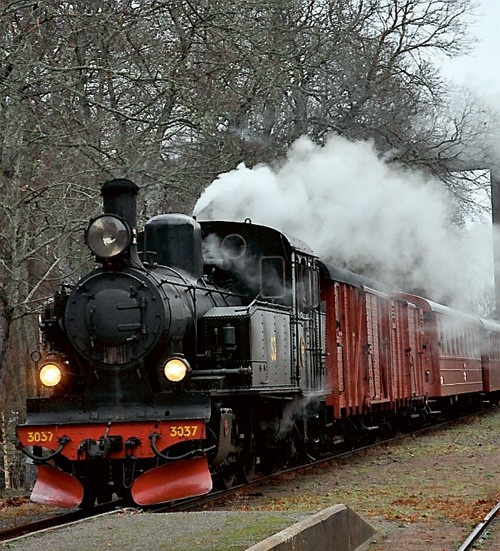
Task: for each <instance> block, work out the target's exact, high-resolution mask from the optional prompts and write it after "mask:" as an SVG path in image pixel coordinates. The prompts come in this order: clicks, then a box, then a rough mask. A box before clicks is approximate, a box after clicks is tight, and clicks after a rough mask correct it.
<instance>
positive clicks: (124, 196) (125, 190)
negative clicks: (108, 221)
mask: <svg viewBox="0 0 500 551" xmlns="http://www.w3.org/2000/svg"><path fill="white" fill-rule="evenodd" d="M138 193H139V187H138V186H136V185H135V184H134V182H132V181H131V180H126V179H124V178H116V179H114V180H109V181H108V182H105V183H104V184H103V185H102V187H101V195H102V198H103V211H104V213H105V214H116V215H117V216H121V217H122V218H123V219H124V220H125V221H126V222H127V224H128V225H129V226H130V227H131V228H135V227H136V226H137V194H138Z"/></svg>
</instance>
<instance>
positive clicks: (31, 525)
mask: <svg viewBox="0 0 500 551" xmlns="http://www.w3.org/2000/svg"><path fill="white" fill-rule="evenodd" d="M476 414H477V412H475V413H474V414H473V415H476ZM466 417H467V416H464V417H462V418H458V419H452V420H447V421H444V422H440V423H435V424H432V425H429V426H425V427H422V428H420V429H418V430H414V431H412V432H409V433H404V434H400V435H397V436H394V437H391V438H387V439H384V440H380V441H377V442H373V443H371V444H368V445H364V446H360V447H358V448H356V449H352V450H347V451H345V450H343V451H340V452H338V453H333V454H330V455H328V456H325V457H322V458H321V459H316V460H311V461H310V462H309V463H306V464H301V465H295V466H292V467H288V468H286V469H282V470H280V471H276V472H273V473H272V474H269V475H266V476H259V477H256V478H255V479H253V480H251V481H250V482H248V483H245V484H238V485H235V486H232V487H231V488H229V489H226V490H219V491H214V492H211V493H210V494H207V495H204V496H200V497H196V498H188V499H184V500H179V501H176V502H172V503H167V504H162V505H157V506H153V507H148V508H147V510H148V511H150V512H158V513H167V512H186V511H191V510H196V509H200V508H203V507H205V506H207V505H209V504H210V503H215V502H217V501H219V500H222V499H225V498H228V497H231V496H232V495H235V494H237V493H238V492H241V491H242V490H244V489H248V488H251V487H258V486H264V485H266V484H268V483H270V482H271V481H273V480H274V479H277V478H279V477H281V476H284V475H287V474H291V473H294V472H298V471H300V472H306V471H308V470H312V469H315V468H316V467H320V466H321V465H324V464H327V463H328V462H331V461H333V460H338V459H347V458H349V457H353V456H355V455H356V454H359V453H362V452H364V451H366V450H369V449H371V448H374V447H377V446H380V445H385V444H389V443H391V442H396V441H398V440H403V439H406V438H408V437H414V436H416V435H419V434H424V433H427V432H429V431H435V430H439V429H443V428H445V427H447V426H450V425H452V424H453V423H456V422H460V421H461V420H464V419H465V418H466ZM125 507H126V504H125V502H124V501H123V500H114V501H111V502H109V503H105V504H98V505H96V506H95V507H94V508H93V509H76V510H72V511H69V512H67V513H59V514H56V515H52V516H50V517H47V518H45V519H42V520H37V521H35V522H27V523H25V524H20V525H19V526H15V527H12V528H8V529H6V530H0V543H6V542H8V541H11V540H14V539H17V538H20V537H23V536H27V535H32V534H35V533H37V532H41V531H44V530H47V529H51V528H55V527H61V526H64V525H67V524H71V523H73V522H78V521H80V520H84V519H87V518H91V517H94V516H98V515H102V514H109V513H112V512H116V513H119V512H120V510H121V511H123V510H124V508H125ZM493 516H494V515H493ZM485 528H486V526H484V528H483V529H482V530H481V531H480V532H479V533H478V534H477V535H476V537H475V539H474V540H473V541H476V540H477V538H478V537H479V536H480V535H481V533H482V532H483V531H484V529H485ZM472 543H473V542H472ZM471 545H472V544H471ZM469 549H471V547H470V546H469V547H463V548H460V550H459V551H468V550H469Z"/></svg>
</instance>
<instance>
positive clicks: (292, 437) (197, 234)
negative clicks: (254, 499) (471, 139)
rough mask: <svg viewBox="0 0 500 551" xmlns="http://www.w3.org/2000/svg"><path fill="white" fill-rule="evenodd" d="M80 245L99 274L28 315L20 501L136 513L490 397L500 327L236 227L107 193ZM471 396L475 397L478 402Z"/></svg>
mask: <svg viewBox="0 0 500 551" xmlns="http://www.w3.org/2000/svg"><path fill="white" fill-rule="evenodd" d="M101 193H102V196H103V214H102V215H100V216H97V217H96V218H94V219H93V220H91V221H90V223H89V225H88V228H87V230H86V233H85V240H86V243H87V245H88V247H89V248H90V250H91V252H92V253H93V255H94V256H95V259H96V261H97V264H98V267H97V268H95V269H94V270H92V271H91V272H90V273H88V274H87V275H85V276H84V277H82V279H81V280H80V281H79V282H78V283H77V284H76V285H74V286H73V287H70V286H66V285H63V286H62V287H61V289H60V290H59V291H58V293H57V294H56V295H55V297H54V300H53V301H52V302H51V304H50V305H49V306H48V307H47V308H46V310H45V312H44V313H43V316H42V318H41V324H40V328H41V335H42V346H41V350H40V352H39V353H38V354H37V355H36V357H35V360H36V362H35V366H34V367H35V369H36V378H37V381H38V383H37V387H38V388H37V396H36V397H33V398H30V399H28V403H27V419H26V421H25V423H23V424H21V425H19V426H18V427H17V435H18V444H17V445H18V448H19V449H20V450H21V451H22V452H23V453H24V454H26V456H28V458H29V461H31V462H34V463H35V464H36V465H37V466H38V475H37V480H36V483H35V486H34V488H33V492H32V496H31V497H32V500H33V501H36V502H39V503H50V504H53V505H59V506H63V507H69V508H71V507H78V506H79V507H86V506H92V505H93V504H94V503H95V501H96V500H97V501H105V500H108V499H109V498H110V497H111V496H112V495H113V494H116V495H118V496H120V497H124V498H127V499H130V500H131V501H132V502H134V503H136V504H139V505H143V506H147V505H153V504H157V503H162V502H166V501H171V500H177V499H181V498H185V497H191V496H196V495H201V494H204V493H208V492H209V491H211V489H212V487H213V485H214V484H216V485H220V486H224V487H229V486H231V485H232V484H233V483H234V481H235V480H236V479H237V478H239V479H242V480H249V479H251V478H252V477H253V475H254V471H255V469H256V467H257V466H258V467H259V468H260V469H261V470H265V471H266V470H271V469H273V468H274V466H275V465H276V464H277V463H279V464H286V463H290V462H293V461H297V460H299V459H303V458H306V457H308V456H309V457H310V456H311V455H314V454H316V453H320V450H322V449H324V448H326V447H328V446H332V445H334V444H338V443H344V444H347V445H352V444H353V442H354V440H356V439H357V438H360V437H365V436H367V435H372V434H374V433H378V432H379V431H380V430H381V429H382V428H383V427H385V428H392V429H393V430H394V428H395V427H396V426H397V424H398V423H399V422H401V421H402V420H403V419H404V420H405V421H408V420H410V419H422V418H425V417H426V416H428V415H430V414H432V411H435V410H432V409H431V406H430V404H431V401H430V398H432V399H433V400H439V401H441V403H442V404H443V405H444V404H454V403H457V402H460V401H462V400H466V401H467V402H470V401H476V400H484V399H486V398H488V399H494V400H498V393H499V390H500V326H499V325H498V324H496V323H494V322H491V321H485V320H481V319H479V318H476V317H474V316H468V315H465V314H461V313H458V312H455V311H453V310H451V309H449V308H446V307H444V306H440V305H438V304H435V303H432V302H431V301H428V300H426V299H424V298H421V297H415V296H412V295H398V294H395V293H392V292H391V291H390V290H389V289H387V288H385V287H383V286H381V285H379V284H377V283H374V282H371V281H369V280H366V279H365V278H363V277H360V276H357V275H355V274H352V273H350V272H348V271H345V270H342V269H339V268H336V267H333V266H330V265H328V264H326V263H324V262H322V261H321V260H320V259H319V258H318V257H317V256H316V255H315V254H314V253H313V251H312V250H311V249H310V248H309V247H308V246H307V245H306V244H305V243H303V242H301V241H300V240H298V239H295V238H293V237H290V236H287V235H284V234H283V233H281V232H279V231H277V230H276V229H273V228H270V227H264V226H258V225H255V224H252V223H251V221H250V220H246V221H244V222H213V221H210V222H197V221H196V220H194V219H192V218H190V217H188V216H184V215H170V214H169V215H159V216H155V217H153V218H152V219H150V220H149V221H148V222H147V223H146V224H145V226H144V229H143V231H139V229H138V227H137V214H136V211H137V205H136V202H137V201H136V199H137V193H138V187H137V186H136V185H135V184H134V183H132V182H131V181H129V180H123V179H118V180H111V181H109V182H106V183H105V184H104V185H103V186H102V189H101ZM485 397H486V398H485Z"/></svg>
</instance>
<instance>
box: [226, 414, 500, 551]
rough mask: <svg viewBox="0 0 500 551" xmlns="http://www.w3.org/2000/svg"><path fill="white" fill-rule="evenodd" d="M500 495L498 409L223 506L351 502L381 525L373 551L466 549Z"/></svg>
mask: <svg viewBox="0 0 500 551" xmlns="http://www.w3.org/2000/svg"><path fill="white" fill-rule="evenodd" d="M498 500H500V409H498V408H497V409H496V410H495V411H490V412H488V413H486V414H482V415H478V416H475V417H473V418H472V419H469V420H468V421H463V422H456V423H455V424H454V425H453V426H451V427H449V428H446V429H440V430H439V431H435V432H434V431H433V432H430V433H427V434H424V435H421V436H418V437H413V438H407V439H405V440H402V441H399V442H396V443H392V444H389V445H382V446H379V447H377V448H376V449H372V450H370V451H368V452H364V453H363V454H362V455H360V456H358V457H355V458H351V459H346V460H342V461H335V462H332V463H331V464H330V465H328V466H325V467H322V468H321V469H316V470H315V471H314V473H310V474H303V475H290V476H287V477H283V480H281V481H279V482H277V483H273V484H272V485H268V486H266V487H265V488H259V490H258V491H256V490H249V491H248V492H244V493H241V494H240V495H238V496H237V497H236V498H234V499H231V500H230V501H227V502H225V503H223V504H221V505H220V506H219V508H222V509H225V508H227V509H230V510H232V511H235V510H245V511H257V510H271V511H290V510H294V511H316V510H320V509H322V508H325V507H329V506H331V505H334V504H336V503H344V504H346V505H348V506H349V507H350V508H351V509H353V510H354V511H355V512H357V513H358V514H360V515H362V516H363V517H364V518H365V519H366V520H367V521H368V522H369V523H370V524H371V525H372V526H373V527H374V528H375V529H376V530H377V535H376V536H375V538H374V540H373V541H372V543H371V544H370V547H369V551H403V550H404V551H450V550H453V549H458V547H459V546H460V545H461V543H462V542H463V541H464V539H465V538H466V537H467V535H468V534H469V533H470V532H471V531H472V529H473V528H474V527H475V526H476V525H477V524H478V523H479V522H481V521H482V520H483V518H484V516H485V515H486V514H487V512H488V511H489V510H490V509H491V508H492V506H493V505H494V504H495V503H496V502H497V501H498ZM496 525H497V526H498V522H497V523H496ZM494 534H496V538H495V539H493V535H492V534H489V533H486V534H485V536H484V538H483V541H482V542H481V543H480V544H478V547H477V549H482V550H483V551H490V549H491V551H493V549H500V539H499V535H500V534H499V529H498V527H497V528H496V531H494ZM495 540H496V541H495Z"/></svg>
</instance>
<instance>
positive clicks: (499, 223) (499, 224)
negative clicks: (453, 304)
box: [491, 168, 500, 319]
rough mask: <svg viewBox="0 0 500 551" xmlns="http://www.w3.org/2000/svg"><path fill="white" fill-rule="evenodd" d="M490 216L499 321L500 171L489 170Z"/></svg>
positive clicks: (498, 316)
mask: <svg viewBox="0 0 500 551" xmlns="http://www.w3.org/2000/svg"><path fill="white" fill-rule="evenodd" d="M491 214H492V218H493V267H494V276H495V311H494V314H493V316H492V317H494V318H495V319H500V170H499V169H497V168H495V169H492V170H491Z"/></svg>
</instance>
